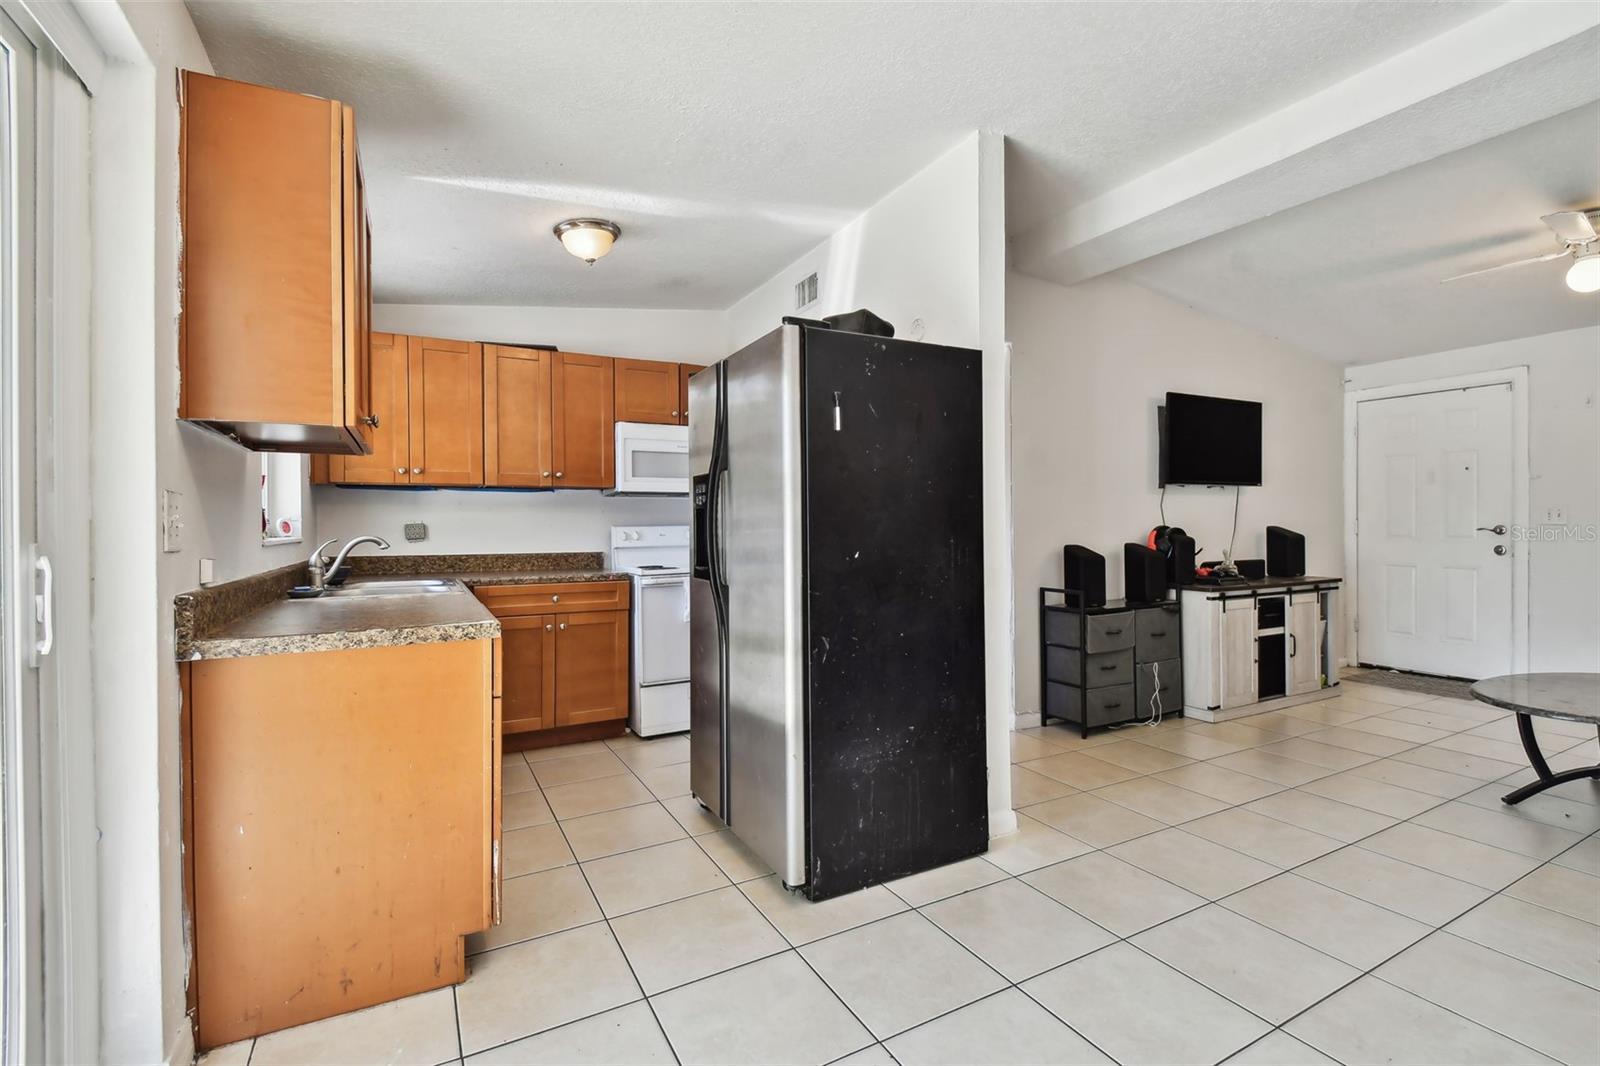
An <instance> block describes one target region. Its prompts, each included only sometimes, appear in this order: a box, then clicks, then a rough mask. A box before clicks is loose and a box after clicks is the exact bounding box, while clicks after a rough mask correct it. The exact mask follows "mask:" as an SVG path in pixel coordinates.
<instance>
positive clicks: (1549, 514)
mask: <svg viewBox="0 0 1600 1066" xmlns="http://www.w3.org/2000/svg"><path fill="white" fill-rule="evenodd" d="M1544 520H1545V523H1546V524H1548V525H1552V526H1559V525H1565V524H1566V521H1567V509H1566V508H1565V507H1547V508H1545V512H1544Z"/></svg>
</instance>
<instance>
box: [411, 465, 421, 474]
mask: <svg viewBox="0 0 1600 1066" xmlns="http://www.w3.org/2000/svg"><path fill="white" fill-rule="evenodd" d="M411 472H412V473H413V474H420V473H422V467H420V466H414V467H412V468H411Z"/></svg>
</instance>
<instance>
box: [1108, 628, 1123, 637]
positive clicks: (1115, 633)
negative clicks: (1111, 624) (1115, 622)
mask: <svg viewBox="0 0 1600 1066" xmlns="http://www.w3.org/2000/svg"><path fill="white" fill-rule="evenodd" d="M1106 636H1108V637H1120V636H1122V630H1120V629H1108V630H1106Z"/></svg>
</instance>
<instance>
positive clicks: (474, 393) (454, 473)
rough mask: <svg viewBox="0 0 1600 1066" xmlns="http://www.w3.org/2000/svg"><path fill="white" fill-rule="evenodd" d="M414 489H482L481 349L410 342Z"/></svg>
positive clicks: (471, 343) (469, 343)
mask: <svg viewBox="0 0 1600 1066" xmlns="http://www.w3.org/2000/svg"><path fill="white" fill-rule="evenodd" d="M409 347H410V364H411V369H410V376H409V388H410V399H411V425H410V439H411V467H410V483H411V484H413V485H482V484H483V345H481V344H479V343H478V342H477V341H447V340H435V339H433V338H430V337H412V338H410V344H409Z"/></svg>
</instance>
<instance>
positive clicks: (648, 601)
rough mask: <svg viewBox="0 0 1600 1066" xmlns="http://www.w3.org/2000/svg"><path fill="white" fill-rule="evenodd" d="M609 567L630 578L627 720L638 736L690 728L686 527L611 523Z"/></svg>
mask: <svg viewBox="0 0 1600 1066" xmlns="http://www.w3.org/2000/svg"><path fill="white" fill-rule="evenodd" d="M611 568H612V569H613V570H621V571H624V572H625V573H627V574H629V575H630V576H631V577H632V579H633V611H632V614H633V635H632V645H633V665H632V671H631V685H630V689H631V696H630V700H629V711H628V725H629V727H630V728H632V730H633V731H634V732H635V733H637V734H638V735H639V736H641V737H653V736H660V735H662V734H664V733H682V732H684V731H685V730H687V729H688V728H689V527H688V526H612V527H611Z"/></svg>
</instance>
